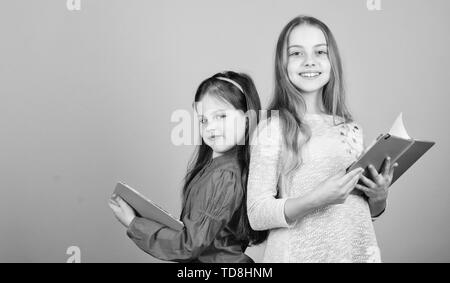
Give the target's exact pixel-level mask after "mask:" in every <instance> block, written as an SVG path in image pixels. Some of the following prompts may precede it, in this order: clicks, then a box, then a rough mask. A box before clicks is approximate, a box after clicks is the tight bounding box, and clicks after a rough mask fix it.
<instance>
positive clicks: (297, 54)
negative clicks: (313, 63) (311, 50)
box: [290, 51, 303, 56]
mask: <svg viewBox="0 0 450 283" xmlns="http://www.w3.org/2000/svg"><path fill="white" fill-rule="evenodd" d="M301 55H303V52H300V51H295V52H292V53H291V54H290V56H301Z"/></svg>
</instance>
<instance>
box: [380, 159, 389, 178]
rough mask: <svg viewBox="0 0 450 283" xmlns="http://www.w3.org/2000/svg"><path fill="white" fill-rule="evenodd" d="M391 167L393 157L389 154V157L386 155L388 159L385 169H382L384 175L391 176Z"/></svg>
mask: <svg viewBox="0 0 450 283" xmlns="http://www.w3.org/2000/svg"><path fill="white" fill-rule="evenodd" d="M390 169H391V157H390V156H388V157H386V159H385V160H384V166H383V171H382V173H381V174H382V175H383V176H384V177H387V176H389V171H390Z"/></svg>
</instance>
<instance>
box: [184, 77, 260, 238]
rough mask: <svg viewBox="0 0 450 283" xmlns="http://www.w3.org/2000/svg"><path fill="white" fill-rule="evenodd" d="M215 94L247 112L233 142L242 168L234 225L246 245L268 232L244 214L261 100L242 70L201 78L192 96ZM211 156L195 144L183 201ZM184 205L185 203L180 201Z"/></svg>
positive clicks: (210, 152) (186, 178)
mask: <svg viewBox="0 0 450 283" xmlns="http://www.w3.org/2000/svg"><path fill="white" fill-rule="evenodd" d="M218 77H222V78H226V79H230V80H233V81H234V82H236V83H237V84H238V85H239V86H240V87H241V88H242V89H243V91H244V93H242V92H241V91H240V90H239V88H238V87H237V86H235V85H234V84H232V83H230V82H228V81H224V80H220V79H218ZM206 94H208V95H217V96H218V97H220V98H221V99H224V100H225V101H227V102H228V103H230V104H231V105H233V106H234V108H236V109H237V110H242V111H243V112H244V113H246V114H248V117H247V118H248V120H247V127H246V131H245V143H244V145H236V147H237V152H238V153H237V155H238V160H239V165H240V169H241V176H242V185H243V189H244V197H243V199H242V204H241V207H240V209H239V211H238V212H237V213H238V215H239V221H238V224H237V237H238V239H240V240H242V241H244V242H245V243H247V244H250V245H253V244H260V243H262V242H264V240H265V239H266V238H267V231H254V230H253V229H252V228H251V227H250V223H249V220H248V215H247V179H248V169H249V164H250V140H251V135H252V133H253V130H254V129H255V128H256V126H257V123H258V122H259V111H260V110H261V102H260V99H259V95H258V92H257V90H256V87H255V84H254V83H253V80H252V79H251V77H250V76H248V75H247V74H243V73H235V72H232V71H227V72H223V73H217V74H215V75H214V76H212V77H210V78H208V79H206V80H204V81H203V82H202V83H201V84H200V86H199V87H198V88H197V91H196V93H195V98H194V107H195V103H197V102H200V100H201V99H202V98H203V97H204V96H205V95H206ZM211 158H212V149H211V148H210V147H209V146H208V145H206V144H205V143H204V142H203V139H201V144H200V145H199V146H197V148H196V150H195V152H194V155H193V156H192V159H191V161H190V162H189V165H188V171H187V173H186V177H185V183H184V187H183V200H185V199H186V190H187V188H188V186H189V184H190V182H191V181H192V179H193V178H194V177H195V175H196V174H197V173H198V172H199V171H200V170H201V169H202V168H203V167H204V166H205V164H206V163H208V161H209V160H211ZM183 205H184V203H183Z"/></svg>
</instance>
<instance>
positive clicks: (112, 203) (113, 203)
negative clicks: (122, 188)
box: [108, 199, 119, 206]
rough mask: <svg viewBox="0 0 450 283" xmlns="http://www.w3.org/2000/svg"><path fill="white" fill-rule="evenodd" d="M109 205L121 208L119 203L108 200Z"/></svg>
mask: <svg viewBox="0 0 450 283" xmlns="http://www.w3.org/2000/svg"><path fill="white" fill-rule="evenodd" d="M108 204H111V205H114V206H119V204H118V203H117V202H115V201H114V200H112V199H110V200H108Z"/></svg>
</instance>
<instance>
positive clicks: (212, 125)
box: [205, 122, 216, 132]
mask: <svg viewBox="0 0 450 283" xmlns="http://www.w3.org/2000/svg"><path fill="white" fill-rule="evenodd" d="M205 130H206V131H207V132H211V131H215V130H216V123H215V122H209V123H208V124H207V125H206V129H205Z"/></svg>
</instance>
